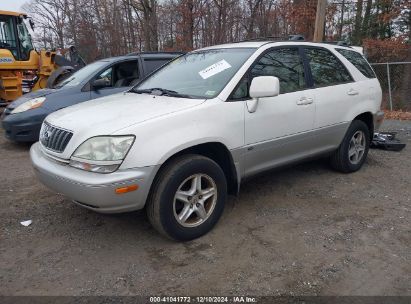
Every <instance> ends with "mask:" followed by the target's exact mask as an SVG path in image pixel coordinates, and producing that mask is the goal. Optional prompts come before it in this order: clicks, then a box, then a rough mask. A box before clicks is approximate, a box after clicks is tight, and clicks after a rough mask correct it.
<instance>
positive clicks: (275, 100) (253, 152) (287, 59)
mask: <svg viewBox="0 0 411 304" xmlns="http://www.w3.org/2000/svg"><path fill="white" fill-rule="evenodd" d="M305 71H306V68H304V64H303V60H302V56H301V50H300V48H298V47H287V48H275V49H271V50H269V51H267V52H266V53H265V54H264V55H263V56H262V57H260V58H259V59H257V61H256V63H254V66H253V67H252V68H251V71H250V75H249V81H251V80H252V78H254V77H257V76H275V77H278V78H279V80H280V95H279V96H276V97H268V98H260V99H259V100H258V106H257V109H256V111H255V112H250V111H249V108H248V107H247V106H246V107H245V146H246V147H245V156H244V160H245V166H244V175H245V176H248V175H252V174H255V173H258V172H260V171H263V170H265V169H268V168H272V167H276V166H278V165H280V164H284V163H287V162H289V161H292V160H295V159H297V158H301V157H303V156H304V155H306V154H307V153H309V152H310V151H311V149H312V147H311V145H310V136H311V134H310V132H311V131H312V129H313V127H314V117H315V100H314V96H313V94H312V90H310V89H308V87H307V82H308V78H307V75H306V72H305ZM246 102H247V103H250V102H251V101H250V100H248V101H246Z"/></svg>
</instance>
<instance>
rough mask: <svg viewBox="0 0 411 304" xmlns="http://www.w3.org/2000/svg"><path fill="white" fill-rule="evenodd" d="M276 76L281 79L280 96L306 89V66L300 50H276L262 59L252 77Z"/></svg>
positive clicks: (255, 67)
mask: <svg viewBox="0 0 411 304" xmlns="http://www.w3.org/2000/svg"><path fill="white" fill-rule="evenodd" d="M257 76H275V77H278V78H279V79H280V94H281V93H282V94H284V93H289V92H294V91H298V90H302V89H304V88H305V86H306V83H305V77H304V66H303V63H302V60H301V57H300V54H299V51H298V48H284V49H275V50H272V51H269V52H267V53H266V54H265V55H264V56H263V57H261V58H260V59H259V60H258V62H257V63H256V64H255V65H254V67H253V68H252V70H251V77H252V78H254V77H257Z"/></svg>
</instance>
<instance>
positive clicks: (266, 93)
mask: <svg viewBox="0 0 411 304" xmlns="http://www.w3.org/2000/svg"><path fill="white" fill-rule="evenodd" d="M279 94H280V80H279V79H278V78H277V77H274V76H258V77H255V78H254V79H253V81H252V82H251V86H250V97H251V98H262V97H275V96H278V95H279Z"/></svg>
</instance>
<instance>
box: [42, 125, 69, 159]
mask: <svg viewBox="0 0 411 304" xmlns="http://www.w3.org/2000/svg"><path fill="white" fill-rule="evenodd" d="M72 136H73V133H71V132H70V131H67V130H63V129H60V128H57V127H54V126H52V125H50V124H48V123H47V122H44V123H43V127H42V128H41V133H40V142H41V144H42V145H43V146H44V147H46V148H47V149H49V150H52V151H55V152H63V151H64V149H65V148H66V146H67V144H68V143H69V141H70V139H71V137H72Z"/></svg>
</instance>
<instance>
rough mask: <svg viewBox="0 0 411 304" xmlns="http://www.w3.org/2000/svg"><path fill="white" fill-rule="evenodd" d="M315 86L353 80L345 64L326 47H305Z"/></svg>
mask: <svg viewBox="0 0 411 304" xmlns="http://www.w3.org/2000/svg"><path fill="white" fill-rule="evenodd" d="M305 54H306V55H307V58H308V61H309V64H310V68H311V73H312V76H313V80H314V86H315V87H325V86H331V85H336V84H341V83H347V82H350V81H352V77H351V75H350V73H348V71H347V69H346V68H345V66H344V65H343V64H342V63H341V61H340V60H338V58H337V57H335V56H334V55H333V54H332V53H331V52H330V51H328V50H325V49H316V48H307V49H305Z"/></svg>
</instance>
